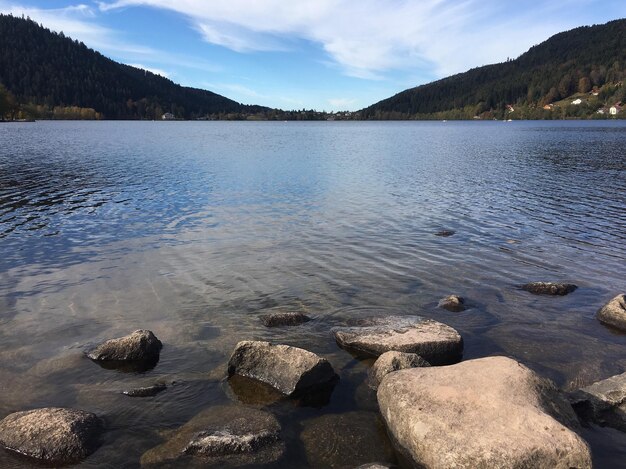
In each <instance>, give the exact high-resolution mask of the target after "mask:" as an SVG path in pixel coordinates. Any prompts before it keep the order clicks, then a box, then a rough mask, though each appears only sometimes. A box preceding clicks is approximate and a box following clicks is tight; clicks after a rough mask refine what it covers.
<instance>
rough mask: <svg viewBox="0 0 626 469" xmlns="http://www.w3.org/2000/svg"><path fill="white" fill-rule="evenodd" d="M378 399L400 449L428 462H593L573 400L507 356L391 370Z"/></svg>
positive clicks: (566, 467) (524, 467)
mask: <svg viewBox="0 0 626 469" xmlns="http://www.w3.org/2000/svg"><path fill="white" fill-rule="evenodd" d="M378 403H379V405H380V411H381V414H382V415H383V418H384V419H385V422H386V424H387V427H388V430H389V432H390V434H391V435H392V440H394V441H395V443H396V445H397V449H398V450H399V451H400V452H401V453H402V454H403V455H404V456H405V457H407V458H408V459H409V460H411V461H412V462H413V464H415V465H416V466H417V467H424V468H442V469H443V468H450V467H455V468H502V469H504V468H517V469H531V468H533V469H534V468H545V469H548V468H558V469H570V468H579V469H580V468H591V454H590V451H589V447H588V446H587V444H586V443H585V441H584V440H583V439H582V438H581V437H580V436H579V435H578V434H576V433H575V432H574V431H572V428H574V429H577V428H578V421H577V419H576V416H575V414H574V411H573V409H572V407H571V406H570V405H569V403H568V402H567V401H566V400H565V399H564V397H563V396H562V395H561V394H560V393H559V391H558V390H557V389H556V388H555V387H554V385H553V384H552V383H551V382H550V381H549V380H546V379H543V378H540V377H539V376H537V375H536V374H535V373H534V372H533V371H531V370H529V369H528V368H526V367H525V366H523V365H521V364H520V363H518V362H516V361H515V360H512V359H510V358H506V357H488V358H482V359H478V360H470V361H466V362H463V363H459V364H457V365H453V366H446V367H431V368H413V369H409V370H402V371H398V372H395V373H390V374H388V375H387V376H386V377H385V378H384V379H383V382H382V383H381V385H380V387H379V388H378Z"/></svg>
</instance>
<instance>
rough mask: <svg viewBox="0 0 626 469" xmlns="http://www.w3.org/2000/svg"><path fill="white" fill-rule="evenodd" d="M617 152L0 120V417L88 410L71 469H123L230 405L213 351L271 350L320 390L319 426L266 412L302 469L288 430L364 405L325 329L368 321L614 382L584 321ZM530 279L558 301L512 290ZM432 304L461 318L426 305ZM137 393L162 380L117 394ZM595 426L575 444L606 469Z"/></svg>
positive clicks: (411, 135) (346, 359)
mask: <svg viewBox="0 0 626 469" xmlns="http://www.w3.org/2000/svg"><path fill="white" fill-rule="evenodd" d="M624 137H626V126H624V124H622V123H619V122H608V123H607V122H584V123H583V122H580V123H579V122H559V123H549V122H541V123H533V122H528V123H509V124H506V125H504V124H502V123H500V122H494V123H472V122H470V123H450V122H449V123H447V124H443V123H438V122H437V123H365V122H364V123H344V122H336V123H326V122H322V123H310V124H305V123H228V122H214V123H212V122H201V123H189V122H185V123H182V122H171V123H170V122H168V123H163V122H141V123H139V122H137V123H124V122H119V123H118V122H106V123H56V122H42V123H35V124H11V125H4V126H0V142H2V145H0V249H1V252H2V256H1V257H0V380H1V381H2V382H3V383H5V385H4V388H5V389H4V390H3V395H2V397H0V417H3V416H4V415H6V414H7V413H9V412H11V411H15V410H20V409H23V408H27V407H33V406H43V405H68V406H77V407H81V408H84V409H86V410H92V411H97V412H98V413H100V414H103V415H105V417H106V418H107V422H108V425H109V429H110V431H109V432H108V433H107V435H106V437H105V439H106V441H105V445H104V446H103V447H102V448H101V449H100V450H99V451H98V452H96V453H95V454H94V455H93V456H92V457H90V458H89V459H88V461H87V462H86V463H85V464H86V465H87V466H90V465H91V466H99V467H100V466H108V467H120V465H121V464H122V463H125V464H126V466H125V467H132V466H133V465H138V461H139V458H140V456H141V454H142V453H143V452H144V451H146V450H147V449H149V448H151V447H153V446H156V445H157V444H158V443H160V442H161V441H163V438H165V436H166V435H167V431H168V430H169V429H172V428H176V427H177V426H180V425H181V424H183V423H185V422H186V421H187V420H189V419H190V418H191V417H193V416H194V415H196V414H197V413H198V412H199V411H200V410H202V409H203V408H206V407H207V406H211V405H217V404H225V403H227V402H234V401H236V400H237V398H236V394H235V393H233V391H232V390H231V389H229V388H228V384H227V383H224V382H222V381H221V378H222V376H223V367H224V364H225V362H226V361H227V359H228V356H229V354H230V352H231V351H232V349H233V347H234V345H235V344H236V342H237V341H239V340H241V339H263V340H270V341H275V342H282V343H288V344H292V345H297V346H300V347H304V348H307V349H309V350H312V351H315V352H317V353H319V354H321V355H323V356H325V357H327V358H328V359H329V360H330V361H331V363H332V364H333V366H334V368H335V370H337V371H338V372H339V373H340V375H341V380H340V382H339V383H338V385H337V386H336V388H335V389H334V391H333V394H332V396H331V399H330V402H329V403H328V405H326V406H324V407H322V408H315V407H295V406H293V405H291V404H289V403H280V402H279V403H274V404H271V405H270V407H269V408H270V409H271V411H272V412H273V413H274V414H275V415H276V416H277V417H278V418H279V420H280V421H281V424H282V425H283V433H284V435H285V436H284V437H285V438H286V439H287V442H288V448H290V449H288V452H287V455H286V461H287V462H288V463H289V464H291V465H300V466H302V465H306V464H309V463H311V461H310V458H311V455H310V454H309V455H308V458H309V459H307V455H306V451H305V446H306V445H305V444H303V443H302V441H301V437H300V435H301V433H302V432H303V428H307V422H309V421H315V422H324V421H325V420H324V419H321V420H319V418H320V417H321V416H323V415H331V414H339V413H344V412H361V413H362V414H363V415H369V413H368V412H366V411H371V410H375V402H374V396H373V394H371V393H370V392H369V391H368V390H367V386H366V385H365V386H364V383H365V380H366V375H367V368H368V365H369V363H368V362H359V361H356V360H355V359H353V357H352V356H350V355H349V354H347V353H346V352H344V351H342V350H340V349H338V348H337V346H336V345H335V344H334V342H333V340H332V337H331V336H330V335H329V332H328V331H329V329H330V328H331V327H332V326H334V325H338V324H343V323H345V322H346V321H348V320H349V319H351V318H355V317H359V316H364V315H371V314H372V313H373V312H379V313H383V314H387V313H394V314H423V315H426V316H429V317H433V318H435V319H438V320H441V321H443V322H446V323H448V324H450V325H452V326H453V327H455V328H457V329H458V330H459V331H460V332H461V333H462V334H463V336H464V338H465V344H466V353H465V357H466V358H473V357H479V356H485V355H490V354H506V355H510V356H513V357H515V358H517V359H519V360H521V361H522V362H524V363H526V364H527V365H529V366H530V367H532V368H534V369H535V370H537V371H539V372H541V373H542V374H544V375H546V376H549V377H551V378H552V379H554V380H555V381H556V382H557V383H558V384H559V385H561V386H563V387H565V388H574V387H577V386H580V385H585V384H588V383H590V382H592V381H594V380H597V379H600V378H605V377H607V376H609V375H611V374H615V373H620V372H623V371H626V353H625V352H626V336H624V335H620V334H616V333H615V332H613V331H610V330H608V329H607V328H605V327H604V326H602V325H601V324H599V323H598V322H597V321H596V320H595V319H594V313H595V312H596V310H597V309H598V308H599V307H600V306H601V305H602V304H603V303H604V302H605V301H607V300H608V299H610V298H611V297H613V296H614V295H615V294H617V293H619V292H622V291H623V290H624V274H626V268H625V267H624V266H625V265H626V262H625V261H626V230H625V229H624V228H625V222H624V219H625V217H626V189H625V188H626V154H625V153H624V151H623V142H624ZM441 230H452V231H454V232H455V234H454V235H453V236H450V237H439V236H434V233H436V232H438V231H441ZM533 280H555V281H566V282H571V283H575V284H577V285H579V289H578V290H576V292H575V293H573V294H571V295H568V296H565V297H558V298H552V297H541V296H534V295H529V294H527V293H525V292H523V291H521V290H519V289H518V288H517V286H518V285H520V284H522V283H525V282H527V281H533ZM451 293H455V294H459V295H462V296H464V297H465V298H467V301H468V304H469V306H470V308H469V309H468V310H467V311H464V312H462V313H450V312H448V311H445V310H440V309H437V308H436V305H437V301H438V300H439V299H440V298H441V297H443V296H447V295H448V294H451ZM276 309H287V310H293V311H303V312H307V314H309V315H311V316H312V317H314V318H315V319H314V320H313V321H311V322H309V323H306V324H303V325H302V326H299V327H293V328H277V329H266V328H264V327H263V326H262V324H261V322H260V321H259V315H261V314H263V313H265V312H267V311H268V310H276ZM140 327H141V328H148V329H151V330H153V331H154V332H155V334H156V335H157V336H158V337H159V338H160V339H161V340H162V341H163V343H164V349H163V351H162V354H161V361H160V362H159V364H158V366H157V367H156V368H154V369H153V370H151V371H149V372H147V373H142V374H132V373H131V374H129V373H121V372H116V371H111V370H104V369H101V368H100V367H98V366H97V365H95V364H93V363H91V362H90V361H89V360H87V359H83V357H82V351H83V350H84V349H86V348H88V347H89V346H91V345H93V344H95V343H97V342H99V341H101V340H104V339H107V338H111V337H117V336H120V335H125V334H127V333H128V332H130V331H132V330H135V329H137V328H140ZM156 380H160V381H162V382H174V383H175V384H174V385H172V386H169V387H168V389H167V390H166V391H164V392H162V393H159V394H158V395H156V396H154V397H150V398H144V399H136V398H135V399H133V398H128V397H126V396H123V395H121V394H120V392H121V391H123V390H126V389H129V388H132V387H140V386H149V385H151V384H154V382H155V381H156ZM259 405H260V404H259ZM359 415H361V414H359ZM372 415H375V414H374V413H372ZM312 419H318V420H312ZM329 421H333V419H329ZM370 425H376V422H370ZM603 432H605V430H602V429H591V430H588V431H587V433H586V436H587V437H588V439H589V440H590V441H591V443H592V445H593V448H594V451H595V452H596V455H595V457H596V458H597V460H598V461H601V462H602V463H603V464H611V463H613V464H616V461H618V460H621V459H620V458H618V456H619V454H618V452H617V451H616V452H615V455H614V456H613V455H612V454H611V452H610V448H607V445H606V444H605V442H606V439H605V438H604V436H603V435H604V433H603ZM607 435H609V434H608V433H607ZM610 438H611V441H615V442H616V444H617V442H619V444H621V445H624V444H625V443H626V438H625V437H624V436H620V435H616V434H615V433H613V432H611V433H610ZM378 444H379V445H381V446H380V447H381V448H382V447H384V445H386V444H387V442H385V441H383V440H382V437H381V441H379V442H378ZM337 445H340V443H337ZM3 458H4V459H3ZM6 458H7V457H6V455H1V456H0V466H2V467H5V466H7V467H12V466H15V467H19V464H20V462H19V461H17V460H15V459H13V458H8V459H6ZM354 462H355V463H356V462H359V461H356V460H355V461H354ZM366 462H370V461H362V463H366ZM359 463H360V462H359ZM129 464H130V466H129ZM282 464H283V465H284V464H285V461H283V462H282Z"/></svg>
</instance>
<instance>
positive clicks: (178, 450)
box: [141, 405, 285, 467]
mask: <svg viewBox="0 0 626 469" xmlns="http://www.w3.org/2000/svg"><path fill="white" fill-rule="evenodd" d="M280 430H281V429H280V424H279V423H278V421H277V420H276V418H275V417H274V416H273V415H272V414H270V413H268V412H264V411H261V410H257V409H253V408H250V407H241V406H234V405H226V406H218V407H211V408H208V409H206V410H204V411H203V412H201V413H200V414H198V415H197V416H195V417H194V418H193V419H191V420H190V421H189V422H187V423H186V424H185V425H183V426H182V427H181V428H179V429H178V430H177V431H176V432H174V433H173V435H172V436H171V437H170V439H169V440H168V441H166V442H165V443H163V444H161V445H159V446H157V447H155V448H152V449H150V450H148V451H147V452H146V453H144V454H143V456H142V457H141V464H142V466H151V465H165V466H167V465H168V464H172V463H174V462H180V461H184V459H185V458H192V459H193V460H198V463H199V465H201V466H204V465H215V466H218V467H220V466H225V465H229V466H240V465H241V466H243V465H248V464H258V465H262V464H269V463H272V462H275V461H277V460H278V459H279V458H280V457H281V456H282V454H283V452H284V451H285V445H284V443H283V442H282V441H281V439H280ZM182 467H184V466H182Z"/></svg>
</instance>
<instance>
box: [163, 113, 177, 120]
mask: <svg viewBox="0 0 626 469" xmlns="http://www.w3.org/2000/svg"><path fill="white" fill-rule="evenodd" d="M161 119H162V120H164V121H173V120H174V119H176V116H175V115H174V114H172V113H171V112H166V113H165V114H163V115H162V116H161Z"/></svg>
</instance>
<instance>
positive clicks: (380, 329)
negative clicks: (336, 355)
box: [332, 316, 463, 365]
mask: <svg viewBox="0 0 626 469" xmlns="http://www.w3.org/2000/svg"><path fill="white" fill-rule="evenodd" d="M332 332H333V334H334V336H335V340H336V341H337V344H339V346H340V347H342V348H345V349H346V350H349V351H351V352H353V353H355V354H357V355H363V356H370V357H377V356H379V355H381V354H383V353H385V352H389V351H392V350H393V351H396V352H407V353H416V354H418V355H420V356H421V357H422V358H423V359H424V360H426V361H428V362H429V363H430V364H432V365H446V364H451V363H456V362H458V361H459V360H460V359H461V357H462V355H463V339H462V338H461V335H460V334H459V333H458V332H457V331H456V330H455V329H453V328H452V327H450V326H448V325H446V324H442V323H440V322H437V321H433V320H432V319H426V318H423V317H421V316H384V317H370V318H364V319H360V320H359V321H358V322H357V323H356V325H355V326H352V327H335V328H333V330H332Z"/></svg>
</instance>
